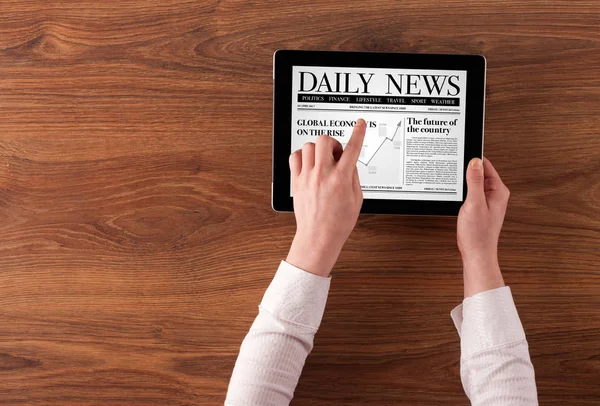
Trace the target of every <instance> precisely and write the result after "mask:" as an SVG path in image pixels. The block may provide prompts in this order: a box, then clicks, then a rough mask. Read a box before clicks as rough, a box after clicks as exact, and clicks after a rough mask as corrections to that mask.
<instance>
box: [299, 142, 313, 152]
mask: <svg viewBox="0 0 600 406" xmlns="http://www.w3.org/2000/svg"><path fill="white" fill-rule="evenodd" d="M314 147H315V143H314V142H305V143H304V145H303V146H302V150H303V151H310V150H312V149H313V148H314Z"/></svg>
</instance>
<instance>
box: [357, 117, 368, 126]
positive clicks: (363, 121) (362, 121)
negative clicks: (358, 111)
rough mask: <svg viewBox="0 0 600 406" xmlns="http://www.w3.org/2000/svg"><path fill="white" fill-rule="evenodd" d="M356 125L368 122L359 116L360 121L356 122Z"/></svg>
mask: <svg viewBox="0 0 600 406" xmlns="http://www.w3.org/2000/svg"><path fill="white" fill-rule="evenodd" d="M356 125H360V126H363V125H367V122H366V121H365V120H363V119H362V118H359V119H358V121H357V122H356Z"/></svg>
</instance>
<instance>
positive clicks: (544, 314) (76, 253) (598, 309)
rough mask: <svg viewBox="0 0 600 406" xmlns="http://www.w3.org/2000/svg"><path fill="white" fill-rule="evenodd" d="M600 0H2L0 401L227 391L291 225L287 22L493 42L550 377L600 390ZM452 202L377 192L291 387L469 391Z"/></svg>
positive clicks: (515, 239) (409, 37)
mask: <svg viewBox="0 0 600 406" xmlns="http://www.w3.org/2000/svg"><path fill="white" fill-rule="evenodd" d="M599 26H600V5H599V3H598V2H597V1H529V2H520V1H496V2H486V1H483V0H466V1H465V0H461V1H458V0H451V1H444V2H438V1H434V0H418V1H416V0H410V1H402V2H389V1H374V0H369V1H362V2H358V1H345V2H330V1H325V0H318V1H308V0H303V1H295V2H257V1H216V0H215V1H190V0H180V1H174V0H160V1H159V0H121V1H102V2H98V1H91V0H82V1H79V2H68V1H44V2H32V1H25V0H8V1H3V2H2V6H1V7H0V326H1V328H0V404H6V405H18V404H44V405H52V404H56V405H124V404H132V405H134V404H139V405H148V404H156V405H158V404H164V405H192V404H194V405H196V404H202V405H218V404H222V402H223V400H224V397H225V392H226V388H227V384H228V379H229V375H230V373H231V369H232V368H233V364H234V362H235V358H236V355H237V351H238V348H239V345H240V343H241V340H242V338H243V337H244V335H245V333H246V331H247V329H248V328H249V326H250V323H251V322H252V320H253V318H254V317H255V315H256V312H257V307H256V306H257V304H258V302H259V301H260V298H261V296H262V294H263V292H264V289H265V288H266V286H267V284H268V282H269V280H270V279H271V277H272V275H273V272H274V270H275V268H276V266H277V263H278V261H279V260H280V259H282V258H284V257H285V254H286V250H287V248H288V245H289V243H290V241H291V237H292V234H293V231H294V219H293V216H292V215H286V214H276V213H274V212H272V211H271V208H270V202H269V200H270V197H269V195H270V181H271V174H270V170H271V156H270V153H271V94H272V83H271V66H272V65H271V64H272V59H271V58H272V53H273V52H274V51H275V50H276V49H278V48H299V49H331V50H357V51H361V50H362V51H390V52H443V53H481V54H484V55H485V56H486V57H487V59H488V68H489V69H488V82H487V87H488V88H487V109H486V145H485V150H486V155H487V156H488V157H489V158H490V159H491V160H492V161H493V162H494V163H495V165H496V167H497V168H498V170H499V171H500V173H501V174H502V176H503V178H504V179H505V180H506V183H507V184H508V185H509V187H510V188H511V191H512V198H511V204H510V209H509V212H508V216H507V219H506V224H505V228H504V233H503V235H502V240H501V247H500V249H501V261H502V267H503V269H504V273H505V279H506V280H507V282H508V283H509V284H510V285H511V286H512V288H513V291H514V295H515V300H516V302H517V306H518V308H519V310H520V314H521V318H522V321H523V324H524V326H525V329H526V332H527V334H528V338H529V344H530V348H531V354H532V358H533V363H534V366H535V368H536V373H537V381H538V390H539V396H540V402H541V404H544V405H591V404H596V405H598V404H600V386H599V385H598V382H599V379H600V268H599V264H600V160H599V159H598V157H599V156H600V136H599V133H598V128H599V127H600V76H598V72H599V71H598V67H599V66H600V30H598V27H599ZM461 289H462V287H461V269H460V259H459V256H458V252H457V249H456V243H455V222H454V220H452V219H446V218H445V219H432V218H428V219H421V218H402V217H392V216H362V217H361V218H360V220H359V223H358V226H357V228H356V230H355V232H354V233H353V235H352V237H351V238H350V241H349V242H348V244H347V247H346V250H345V251H344V253H343V254H342V256H341V258H340V261H339V263H338V265H337V266H336V269H335V271H334V282H333V285H332V290H331V294H330V299H329V303H328V309H327V312H326V315H325V318H324V321H323V325H322V327H321V330H320V332H319V334H318V336H317V338H316V346H315V349H314V351H313V354H312V355H311V356H310V357H309V359H308V361H307V365H306V367H305V370H304V374H303V376H302V379H301V381H300V384H299V386H298V389H297V392H296V398H295V400H294V401H293V404H294V405H317V404H318V405H340V404H344V405H375V404H381V405H392V404H398V405H407V404H409V405H450V404H452V405H454V404H456V405H464V404H467V399H466V397H465V395H464V394H463V391H462V387H461V384H460V379H459V343H458V337H457V334H456V332H455V331H454V327H453V326H452V323H451V321H450V319H449V312H450V310H451V308H452V307H453V306H454V305H456V304H457V303H458V302H459V301H460V299H461Z"/></svg>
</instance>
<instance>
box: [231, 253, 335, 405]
mask: <svg viewBox="0 0 600 406" xmlns="http://www.w3.org/2000/svg"><path fill="white" fill-rule="evenodd" d="M329 281H330V280H329V279H328V278H322V277H319V276H316V275H312V274H309V273H307V272H304V271H302V270H300V269H298V268H295V267H293V266H291V265H289V264H287V263H285V262H282V263H281V265H280V267H279V270H278V271H277V274H276V275H275V277H274V278H273V281H272V282H271V285H270V286H269V288H268V289H267V292H266V293H265V296H264V297H263V300H262V303H261V305H260V307H259V314H258V316H257V317H256V319H255V321H254V323H253V325H252V327H251V328H250V331H249V332H248V334H247V336H246V338H245V339H244V341H243V343H242V346H241V349H240V354H239V356H238V359H237V362H236V365H235V368H234V370H233V374H232V376H231V381H230V383H229V390H228V393H227V399H226V401H225V404H226V405H228V406H229V405H231V406H246V405H261V406H262V405H287V404H289V402H290V401H291V399H292V397H293V394H294V390H295V388H296V384H297V383H298V379H299V377H300V374H301V372H302V368H303V366H304V362H305V360H306V357H307V356H308V354H309V353H310V351H311V350H312V346H313V338H314V335H315V333H316V331H317V329H318V327H319V325H320V323H321V318H322V316H323V311H324V309H325V303H326V300H327V293H328V291H329Z"/></svg>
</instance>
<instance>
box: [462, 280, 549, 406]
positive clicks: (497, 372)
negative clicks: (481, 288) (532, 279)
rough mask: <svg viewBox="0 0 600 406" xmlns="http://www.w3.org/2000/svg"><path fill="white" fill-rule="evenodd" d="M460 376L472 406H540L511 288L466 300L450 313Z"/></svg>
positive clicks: (527, 348) (523, 333)
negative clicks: (457, 344)
mask: <svg viewBox="0 0 600 406" xmlns="http://www.w3.org/2000/svg"><path fill="white" fill-rule="evenodd" d="M451 316H452V320H453V321H454V324H455V326H456V329H457V330H458V334H459V335H460V338H461V341H460V347H461V358H460V376H461V379H462V383H463V388H464V390H465V393H466V394H467V396H468V397H469V399H470V400H471V404H472V405H476V406H479V405H486V406H488V405H489V406H492V405H503V406H504V405H537V404H538V400H537V390H536V386H535V374H534V370H533V365H532V364H531V360H530V358H529V347H528V346H527V340H526V338H525V332H524V331H523V326H522V325H521V320H519V314H518V313H517V309H516V307H515V303H514V301H513V298H512V294H511V292H510V288H509V287H502V288H498V289H493V290H489V291H486V292H482V293H478V294H476V295H473V296H472V297H469V298H466V299H465V300H464V301H463V303H462V305H459V306H457V307H456V308H455V309H454V310H452V313H451Z"/></svg>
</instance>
